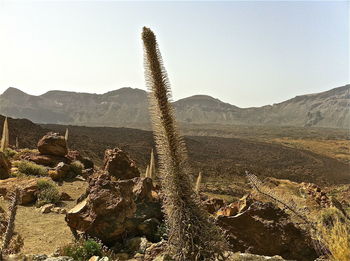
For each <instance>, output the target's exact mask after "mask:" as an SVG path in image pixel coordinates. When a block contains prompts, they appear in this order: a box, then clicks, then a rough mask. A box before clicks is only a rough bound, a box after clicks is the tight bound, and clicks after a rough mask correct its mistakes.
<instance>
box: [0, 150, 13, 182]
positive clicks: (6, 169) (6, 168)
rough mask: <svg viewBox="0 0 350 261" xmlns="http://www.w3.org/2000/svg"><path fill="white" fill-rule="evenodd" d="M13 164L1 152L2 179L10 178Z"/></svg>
mask: <svg viewBox="0 0 350 261" xmlns="http://www.w3.org/2000/svg"><path fill="white" fill-rule="evenodd" d="M10 170H11V163H10V162H9V161H8V159H7V158H6V157H5V154H4V153H3V152H2V151H0V179H7V178H8V177H10Z"/></svg>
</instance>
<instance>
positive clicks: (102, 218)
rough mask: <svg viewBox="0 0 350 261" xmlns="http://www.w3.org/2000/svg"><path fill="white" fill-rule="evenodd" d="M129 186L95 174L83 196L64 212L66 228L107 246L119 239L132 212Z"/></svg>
mask: <svg viewBox="0 0 350 261" xmlns="http://www.w3.org/2000/svg"><path fill="white" fill-rule="evenodd" d="M133 185H134V183H133V181H132V180H121V181H112V179H111V176H110V175H108V174H107V173H100V174H98V175H95V176H94V177H92V178H91V179H90V181H89V188H88V189H87V192H86V195H87V197H86V198H85V199H84V200H83V201H81V202H80V203H79V204H78V205H76V206H75V207H74V208H73V209H71V210H70V211H69V212H68V213H67V215H66V222H67V224H68V226H69V227H70V228H71V229H72V230H75V231H77V232H83V233H85V234H86V235H88V236H91V237H96V238H99V239H100V240H101V241H102V242H103V243H105V244H107V245H108V244H111V243H113V242H115V240H118V239H120V238H121V236H122V235H123V233H124V232H125V230H126V227H125V221H126V219H127V218H128V217H132V216H133V214H134V213H135V211H136V205H135V203H134V201H133V193H132V188H133Z"/></svg>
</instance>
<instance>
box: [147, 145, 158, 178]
mask: <svg viewBox="0 0 350 261" xmlns="http://www.w3.org/2000/svg"><path fill="white" fill-rule="evenodd" d="M155 175H156V164H155V160H154V153H153V149H152V151H151V159H150V162H149V173H148V177H149V178H151V179H153V178H154V176H155Z"/></svg>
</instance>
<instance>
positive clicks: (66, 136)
mask: <svg viewBox="0 0 350 261" xmlns="http://www.w3.org/2000/svg"><path fill="white" fill-rule="evenodd" d="M68 135H69V130H68V128H66V133H65V134H64V139H65V140H66V142H68Z"/></svg>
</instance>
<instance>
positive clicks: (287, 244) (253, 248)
mask: <svg viewBox="0 0 350 261" xmlns="http://www.w3.org/2000/svg"><path fill="white" fill-rule="evenodd" d="M216 221H217V224H218V225H219V226H220V227H221V228H222V229H224V230H225V231H226V232H227V235H228V240H229V243H230V245H231V250H232V251H234V252H237V251H240V252H250V253H253V254H258V255H267V256H274V255H280V256H282V257H283V258H287V259H296V260H300V261H308V260H314V259H315V258H316V257H317V254H316V252H315V250H314V249H313V247H312V244H311V238H310V237H309V236H308V235H307V234H306V233H305V232H304V231H303V230H301V229H300V228H298V227H296V226H295V225H294V224H293V223H292V222H291V221H290V218H289V216H288V214H286V213H285V212H284V211H283V210H281V209H280V208H278V207H276V206H275V205H273V204H272V203H263V202H258V201H257V202H254V203H252V204H251V205H250V206H249V207H248V208H247V209H246V210H245V211H243V212H241V213H239V214H237V215H235V216H224V215H220V216H218V217H217V219H216ZM266 239H268V243H267V242H266Z"/></svg>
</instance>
